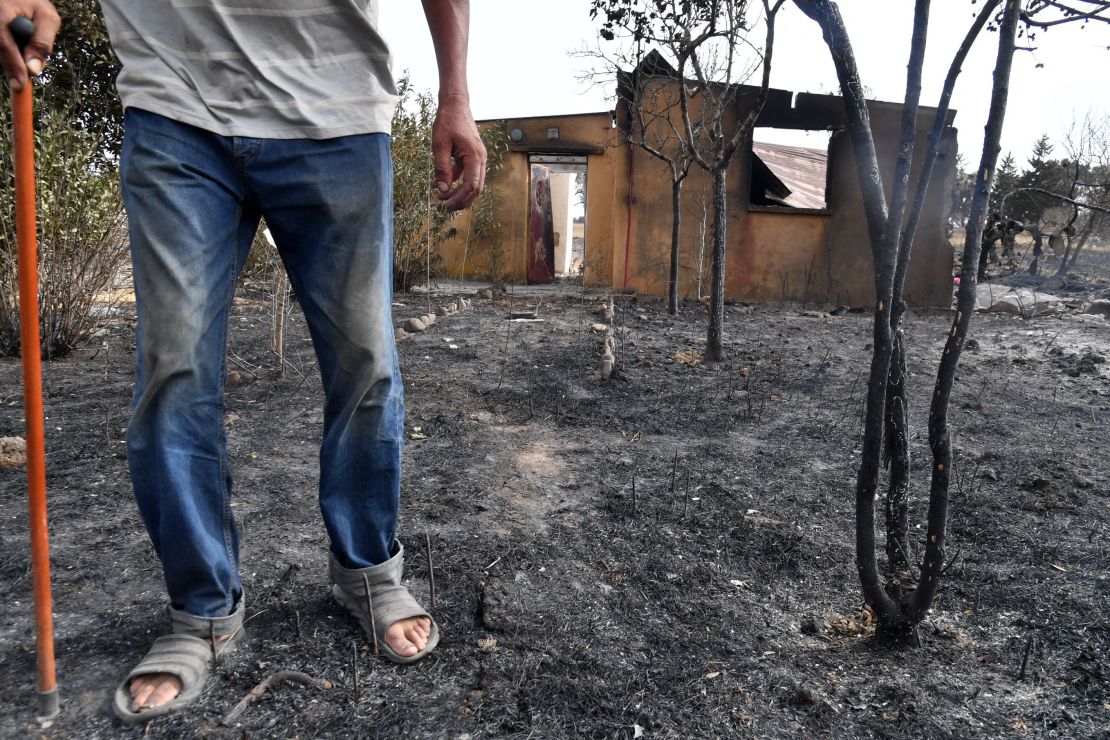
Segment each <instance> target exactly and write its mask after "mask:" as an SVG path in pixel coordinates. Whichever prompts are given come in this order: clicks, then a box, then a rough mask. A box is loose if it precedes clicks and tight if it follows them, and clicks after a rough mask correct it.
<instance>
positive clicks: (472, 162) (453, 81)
mask: <svg viewBox="0 0 1110 740" xmlns="http://www.w3.org/2000/svg"><path fill="white" fill-rule="evenodd" d="M422 2H423V4H424V15H425V16H427V18H428V30H430V31H431V33H432V43H433V44H434V45H435V49H436V61H437V62H438V63H439V108H438V112H437V113H436V120H435V124H434V125H433V126H432V153H433V155H434V157H435V181H436V182H435V185H436V190H437V191H438V195H439V199H440V200H441V201H443V202H444V205H446V206H447V209H448V210H451V211H457V210H459V209H461V208H466V207H467V206H468V205H470V204H471V203H472V202H473V201H474V199H475V198H476V197H478V193H480V192H481V190H482V187H483V186H484V185H485V180H486V148H485V146H483V144H482V140H481V138H479V136H478V127H477V126H476V125H475V124H474V115H473V114H472V113H471V112H470V92H469V87H468V86H467V82H466V54H467V46H468V43H469V40H470V2H469V0H422ZM452 157H453V158H454V160H455V161H454V164H453V165H452V162H451V158H452ZM460 178H461V180H460Z"/></svg>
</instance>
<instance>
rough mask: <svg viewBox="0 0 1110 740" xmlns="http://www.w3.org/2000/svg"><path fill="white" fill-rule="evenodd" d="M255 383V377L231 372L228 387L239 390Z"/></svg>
mask: <svg viewBox="0 0 1110 740" xmlns="http://www.w3.org/2000/svg"><path fill="white" fill-rule="evenodd" d="M253 382H254V377H253V376H251V375H246V374H244V373H241V372H239V371H238V370H232V371H231V372H229V373H228V374H227V387H228V388H238V387H240V386H243V385H250V384H251V383H253Z"/></svg>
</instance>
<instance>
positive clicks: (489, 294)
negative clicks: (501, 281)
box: [478, 288, 493, 301]
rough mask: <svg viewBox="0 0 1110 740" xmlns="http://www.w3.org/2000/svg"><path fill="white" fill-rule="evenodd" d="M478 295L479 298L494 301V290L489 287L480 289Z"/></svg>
mask: <svg viewBox="0 0 1110 740" xmlns="http://www.w3.org/2000/svg"><path fill="white" fill-rule="evenodd" d="M478 297H479V298H485V299H486V300H489V301H492V300H493V291H492V290H490V289H489V288H482V289H481V290H479V291H478Z"/></svg>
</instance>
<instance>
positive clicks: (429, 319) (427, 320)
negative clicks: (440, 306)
mask: <svg viewBox="0 0 1110 740" xmlns="http://www.w3.org/2000/svg"><path fill="white" fill-rule="evenodd" d="M422 321H423V322H424V326H425V327H428V326H431V325H432V324H434V323H435V322H436V315H435V314H434V313H430V314H428V315H427V316H424V317H423V319H422Z"/></svg>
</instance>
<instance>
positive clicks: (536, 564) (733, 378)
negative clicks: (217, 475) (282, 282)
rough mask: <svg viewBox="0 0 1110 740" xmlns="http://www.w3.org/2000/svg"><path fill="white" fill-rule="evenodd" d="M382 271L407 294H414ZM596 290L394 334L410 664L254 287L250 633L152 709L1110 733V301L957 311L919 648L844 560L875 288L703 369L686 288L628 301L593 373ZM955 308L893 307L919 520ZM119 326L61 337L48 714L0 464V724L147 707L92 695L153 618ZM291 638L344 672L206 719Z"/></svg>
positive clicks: (20, 499)
mask: <svg viewBox="0 0 1110 740" xmlns="http://www.w3.org/2000/svg"><path fill="white" fill-rule="evenodd" d="M400 300H401V301H402V303H407V304H409V306H400V307H398V308H397V312H398V317H404V316H407V315H412V314H414V313H419V312H420V311H417V310H416V308H415V307H416V306H418V305H420V304H421V303H422V302H423V300H424V299H423V298H420V297H418V296H402V297H401V298H400ZM515 300H516V303H518V304H519V303H520V302H521V301H522V300H527V299H523V298H521V297H519V296H518V297H516V299H515ZM531 300H532V301H535V300H536V299H535V298H533V299H531ZM598 303H599V298H598V297H597V296H583V295H580V294H564V295H548V296H546V297H545V298H544V300H543V302H542V305H541V306H540V308H539V315H540V318H541V319H542V321H541V322H538V323H511V322H508V321H506V320H505V317H506V315H507V314H508V310H509V303H508V301H506V300H497V301H492V302H491V301H483V300H476V301H475V303H474V307H473V308H472V309H471V310H469V311H467V312H464V313H461V314H459V315H455V316H451V317H448V318H445V319H442V320H441V321H440V322H439V323H438V324H436V325H435V326H434V327H432V328H431V330H430V331H429V332H428V333H426V334H423V335H419V336H410V337H406V338H404V339H402V340H401V341H400V342H399V348H400V354H401V361H402V367H403V370H404V374H405V381H406V393H407V408H408V415H407V422H406V432H407V435H406V436H407V437H415V438H410V439H407V441H406V449H405V467H404V481H403V511H402V530H401V531H402V534H401V539H402V541H403V543H404V544H405V546H406V549H407V554H408V562H407V569H406V578H407V580H408V582H409V584H410V586H411V588H412V589H413V591H414V592H415V593H416V594H417V596H418V598H420V599H421V600H422V601H424V602H425V603H426V602H427V601H428V598H429V595H430V594H429V590H430V588H429V586H430V584H429V579H428V575H429V563H428V558H427V556H426V548H425V536H426V535H427V537H428V541H430V545H431V553H432V559H433V565H434V573H435V595H436V605H435V608H434V609H433V613H434V615H435V617H436V619H437V620H438V623H439V625H440V629H441V631H442V634H443V639H442V642H441V645H440V647H439V649H438V650H437V651H436V652H435V653H434V655H433V656H432V657H431V658H429V659H427V660H425V661H423V662H421V663H418V664H416V665H414V666H411V667H397V666H394V665H391V664H388V663H386V662H384V661H382V660H381V659H378V658H374V657H373V656H371V655H370V650H371V648H370V645H369V644H368V640H367V638H366V637H365V635H362V634H360V632H359V630H358V628H357V625H356V623H355V622H354V621H353V620H352V619H350V618H348V617H347V616H346V615H345V613H344V612H343V611H342V610H341V609H340V608H339V607H338V606H337V605H335V604H334V603H333V602H332V601H331V599H330V597H329V594H328V587H327V582H326V547H327V544H326V539H325V535H324V530H323V527H322V525H321V522H320V520H319V514H318V509H317V505H316V500H315V498H316V480H317V443H318V438H319V435H320V430H321V423H322V422H321V419H322V416H321V391H320V388H319V380H318V374H317V371H316V368H315V365H314V361H313V357H312V352H311V346H310V344H309V341H308V339H307V332H306V331H305V328H304V325H303V321H302V320H301V319H300V317H299V314H297V313H296V312H294V314H293V316H292V317H291V319H290V324H289V327H288V329H287V343H286V347H287V358H288V361H289V369H288V371H287V373H286V375H285V377H284V378H278V377H276V374H275V369H276V361H275V358H274V356H273V354H272V353H271V352H270V349H269V346H270V339H269V336H270V317H269V312H268V304H267V303H266V302H265V301H263V300H255V299H252V298H251V297H250V296H249V295H248V296H247V297H244V298H240V299H239V300H238V301H237V302H236V306H235V310H234V314H233V318H232V322H231V331H230V337H231V338H230V347H231V362H230V369H231V370H233V371H235V372H236V373H238V375H239V380H240V381H241V383H240V384H238V385H236V387H232V388H230V389H229V390H228V393H227V418H226V421H227V428H228V439H229V449H230V455H231V460H232V464H233V468H234V474H235V503H234V504H233V506H234V510H235V512H236V515H237V517H238V521H239V525H240V534H241V539H242V570H243V582H244V586H245V590H246V594H247V600H248V601H247V605H248V609H247V613H248V617H249V621H248V623H247V632H248V635H249V640H248V642H247V644H246V645H245V647H243V648H242V649H240V650H239V651H238V652H237V653H236V654H235V655H234V656H229V657H227V658H225V659H224V660H223V661H221V663H220V664H219V665H218V666H217V667H216V669H215V671H214V676H213V678H212V680H211V681H210V683H209V688H208V690H207V691H206V693H205V694H204V696H203V697H202V699H201V700H200V701H199V702H198V703H197V704H196V705H194V707H192V708H190V709H189V710H187V711H185V712H183V713H181V714H179V715H177V716H174V717H171V718H166V719H163V720H159V721H156V722H154V723H152V724H150V725H149V726H148V727H147V728H145V731H146V733H147V734H149V735H150V736H151V737H215V738H240V737H301V738H307V737H325V738H332V737H334V738H346V737H374V736H383V737H427V738H464V737H469V738H475V739H477V738H525V737H537V738H539V737H544V738H548V737H550V738H557V737H598V738H632V737H634V736H636V735H637V733H638V732H639V731H640V730H637V726H639V728H641V730H642V732H643V736H644V737H647V738H665V737H697V738H700V737H753V736H759V737H799V736H819V735H823V736H861V737H869V736H875V737H920V736H929V737H949V736H959V737H967V736H977V737H995V736H1014V737H1016V736H1021V735H1039V736H1095V735H1101V734H1103V733H1105V732H1106V727H1107V726H1108V723H1110V659H1108V656H1110V582H1108V572H1110V553H1108V546H1110V526H1108V518H1110V508H1108V506H1107V504H1108V500H1110V494H1108V488H1110V459H1108V457H1110V456H1108V454H1107V451H1108V445H1107V431H1106V430H1107V419H1108V418H1110V367H1108V365H1107V363H1105V362H1104V360H1105V358H1106V355H1107V353H1108V352H1110V322H1107V320H1106V319H1103V318H1098V317H1090V316H1080V315H1077V314H1074V313H1068V314H1065V315H1063V316H1060V317H1053V318H1041V319H1033V320H1022V319H1019V318H1016V317H1011V316H999V315H978V316H976V317H975V319H974V322H973V325H972V334H973V337H974V339H975V340H976V342H977V343H978V346H977V347H976V348H975V349H973V350H969V351H967V352H965V353H964V355H963V360H962V364H961V367H960V371H959V380H958V382H957V384H956V389H955V394H954V398H953V402H952V411H951V422H952V428H953V434H954V444H955V447H956V450H957V465H956V471H955V482H954V485H953V489H952V492H951V493H952V507H951V519H950V522H949V542H950V544H949V548H948V557H949V560H950V564H949V566H948V571H947V573H946V576H945V580H944V583H943V587H942V589H941V591H940V594H939V597H938V600H937V603H936V605H935V608H934V610H933V611H932V613H931V614H930V615H929V617H928V619H927V621H926V622H925V624H924V625H923V626H922V630H921V637H922V646H921V647H920V648H917V649H904V650H896V651H891V650H887V649H885V648H882V647H880V646H878V645H876V644H875V643H874V640H872V639H871V637H872V635H873V626H872V625H871V623H870V619H869V616H868V613H867V612H866V611H865V610H862V609H861V606H862V603H861V597H860V591H859V586H858V582H857V579H856V575H855V568H854V565H853V562H854V560H853V559H854V550H853V544H852V543H853V521H854V520H853V516H854V515H853V507H854V491H853V488H854V481H855V474H856V469H857V465H858V455H859V442H860V422H861V412H862V404H863V397H864V386H865V376H866V372H867V362H868V358H869V356H870V355H869V343H870V341H871V326H870V317H869V316H866V315H864V314H860V313H851V312H844V313H840V312H837V315H831V314H830V313H829V312H826V311H811V310H802V309H799V308H797V307H769V306H762V307H756V306H741V305H736V306H730V307H729V308H728V311H727V316H726V329H727V350H728V357H729V361H728V362H726V363H724V364H721V365H717V366H710V367H707V366H705V365H704V364H700V363H699V362H697V354H696V353H698V352H700V351H701V349H702V348H703V346H704V345H703V343H702V340H701V337H703V336H704V308H702V307H701V306H699V305H697V304H693V303H691V304H687V305H685V306H683V307H682V309H681V311H680V313H679V315H678V316H677V317H671V316H669V315H667V313H666V311H665V308H664V307H663V306H662V305H661V304H660V303H658V302H656V301H649V300H625V301H618V307H617V309H618V310H617V318H616V321H615V322H614V323H615V325H616V326H617V327H618V330H617V332H616V340H617V350H618V356H619V368H618V372H617V373H616V374H615V376H614V377H613V378H612V379H611V380H609V381H602V380H600V379H599V378H598V377H597V376H596V366H597V362H598V355H599V353H600V350H601V341H602V340H601V336H600V335H599V334H597V333H594V332H593V331H592V330H591V324H592V323H593V322H596V321H598V320H599V319H598V317H597V316H596V315H595V314H594V309H595V308H596V306H597V305H598ZM948 320H949V319H948V316H947V314H945V313H941V312H934V313H916V314H913V315H911V316H910V318H909V320H908V324H907V334H908V337H909V346H910V348H911V349H910V351H911V362H910V371H911V373H912V376H911V378H910V389H911V414H912V423H913V430H914V436H913V438H912V440H911V446H912V453H913V461H914V462H913V468H914V477H913V492H914V502H915V503H914V510H913V512H912V519H911V522H912V524H911V526H917V525H918V524H920V523H922V522H923V521H924V512H923V506H924V504H923V500H922V497H923V495H924V493H925V491H926V490H927V486H928V471H929V467H930V463H929V457H928V447H927V445H926V440H925V426H924V421H925V413H926V405H927V402H928V398H929V395H930V393H931V390H932V384H933V378H934V375H935V368H936V362H937V359H938V355H939V352H940V347H941V344H940V343H941V340H942V338H943V336H944V334H945V331H946V330H947V327H948ZM452 345H453V346H452ZM973 346H974V345H973ZM133 351H134V332H133V326H132V322H131V321H130V319H129V316H128V310H127V309H126V307H125V311H124V314H123V315H122V316H120V317H118V318H117V319H115V320H113V321H111V322H109V323H107V324H105V325H104V326H103V328H102V329H101V330H100V333H99V335H98V336H96V337H95V338H94V339H93V340H92V341H90V342H89V343H88V344H87V345H85V346H83V347H81V348H79V349H78V350H77V351H75V352H74V353H72V354H71V355H70V356H69V357H67V358H65V359H62V360H58V361H55V362H51V363H49V364H48V365H47V366H46V368H45V388H46V399H45V400H46V415H47V417H48V420H47V422H46V427H47V437H48V476H49V496H50V524H51V537H52V555H53V584H54V598H55V614H56V634H57V653H58V672H59V681H60V686H61V692H62V697H63V712H62V715H61V717H60V718H59V719H58V720H56V721H55V722H53V723H52V724H47V725H42V724H40V723H39V722H37V721H36V720H35V717H34V707H35V704H34V688H35V684H34V666H35V659H34V649H33V622H32V607H31V581H30V568H29V562H28V556H27V552H28V548H27V531H26V527H27V525H26V514H25V511H26V504H25V488H24V481H25V478H24V471H23V470H22V469H19V470H0V486H2V491H3V494H2V496H3V499H2V500H3V504H4V509H3V512H4V514H3V521H2V525H0V533H2V540H0V595H2V598H3V600H4V604H5V606H4V609H3V610H2V616H0V675H2V676H3V682H2V684H0V735H2V736H5V737H12V736H36V737H38V736H45V737H51V738H54V737H57V738H71V737H72V738H95V737H116V736H131V735H136V736H137V735H138V734H139V733H140V732H142V728H140V729H139V730H129V729H126V728H122V727H121V726H120V725H119V724H118V723H117V722H116V721H115V720H114V718H112V717H111V713H110V710H109V707H108V701H109V696H110V694H111V691H112V690H113V688H114V687H115V685H116V684H117V683H118V682H119V680H120V679H121V678H122V676H123V675H124V674H125V673H126V672H127V670H128V669H129V668H130V667H131V666H132V665H133V664H134V662H135V661H136V660H137V659H138V658H139V657H140V656H141V655H142V653H143V652H144V651H145V650H146V648H147V647H148V645H149V643H150V641H151V640H152V639H153V638H154V637H156V636H157V635H158V634H160V633H161V632H162V630H164V629H165V628H166V627H167V619H166V618H165V615H164V613H163V611H162V608H163V606H164V593H163V591H162V585H161V575H160V569H159V567H158V563H157V562H156V558H155V557H154V555H153V552H152V550H151V547H150V545H149V542H148V540H147V537H146V534H145V532H144V530H143V528H142V524H141V522H140V520H139V517H138V514H137V512H136V510H135V507H134V505H133V503H132V499H131V493H130V487H129V483H128V478H127V469H126V461H125V459H124V444H123V430H124V426H125V425H126V418H127V410H128V405H129V400H130V393H131V387H132V385H131V384H132V362H133V359H132V358H133ZM680 353H685V354H680ZM679 358H681V360H686V362H683V361H680V359H679ZM19 372H20V371H19V365H18V362H17V361H14V360H10V359H9V360H3V361H0V388H2V389H3V390H2V395H0V436H4V435H9V436H11V435H22V433H23V426H22V398H21V391H20V374H19ZM417 428H419V432H417ZM676 454H677V462H676ZM672 480H673V484H672ZM672 485H673V487H672ZM633 486H634V487H635V493H634V492H633ZM915 531H917V530H915ZM915 546H917V547H920V544H919V543H917V542H916V541H915ZM911 587H912V586H911ZM1023 663H1024V673H1023V672H1022V666H1023ZM281 670H295V671H302V672H304V673H307V674H309V675H310V676H312V677H313V678H316V679H319V680H321V681H322V680H326V681H327V682H328V685H329V686H330V688H307V687H304V686H296V685H281V686H277V687H275V688H272V689H271V690H270V691H268V692H267V693H266V694H265V695H264V696H263V697H262V698H261V699H259V700H258V701H257V702H255V703H254V704H252V705H251V706H250V707H249V708H248V709H247V710H246V711H245V712H244V713H243V714H242V716H241V717H240V719H239V720H238V722H237V723H235V724H234V725H232V726H225V725H223V724H221V720H222V718H223V717H224V715H225V714H226V713H227V712H228V711H229V710H230V709H231V708H232V707H234V706H235V705H236V703H237V702H239V700H240V699H241V698H243V697H244V696H245V695H246V694H247V693H248V692H249V691H250V690H251V689H252V688H253V687H254V686H256V685H257V684H258V683H259V682H260V681H261V680H263V679H264V678H266V677H267V676H269V675H271V674H272V673H274V672H276V671H281Z"/></svg>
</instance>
